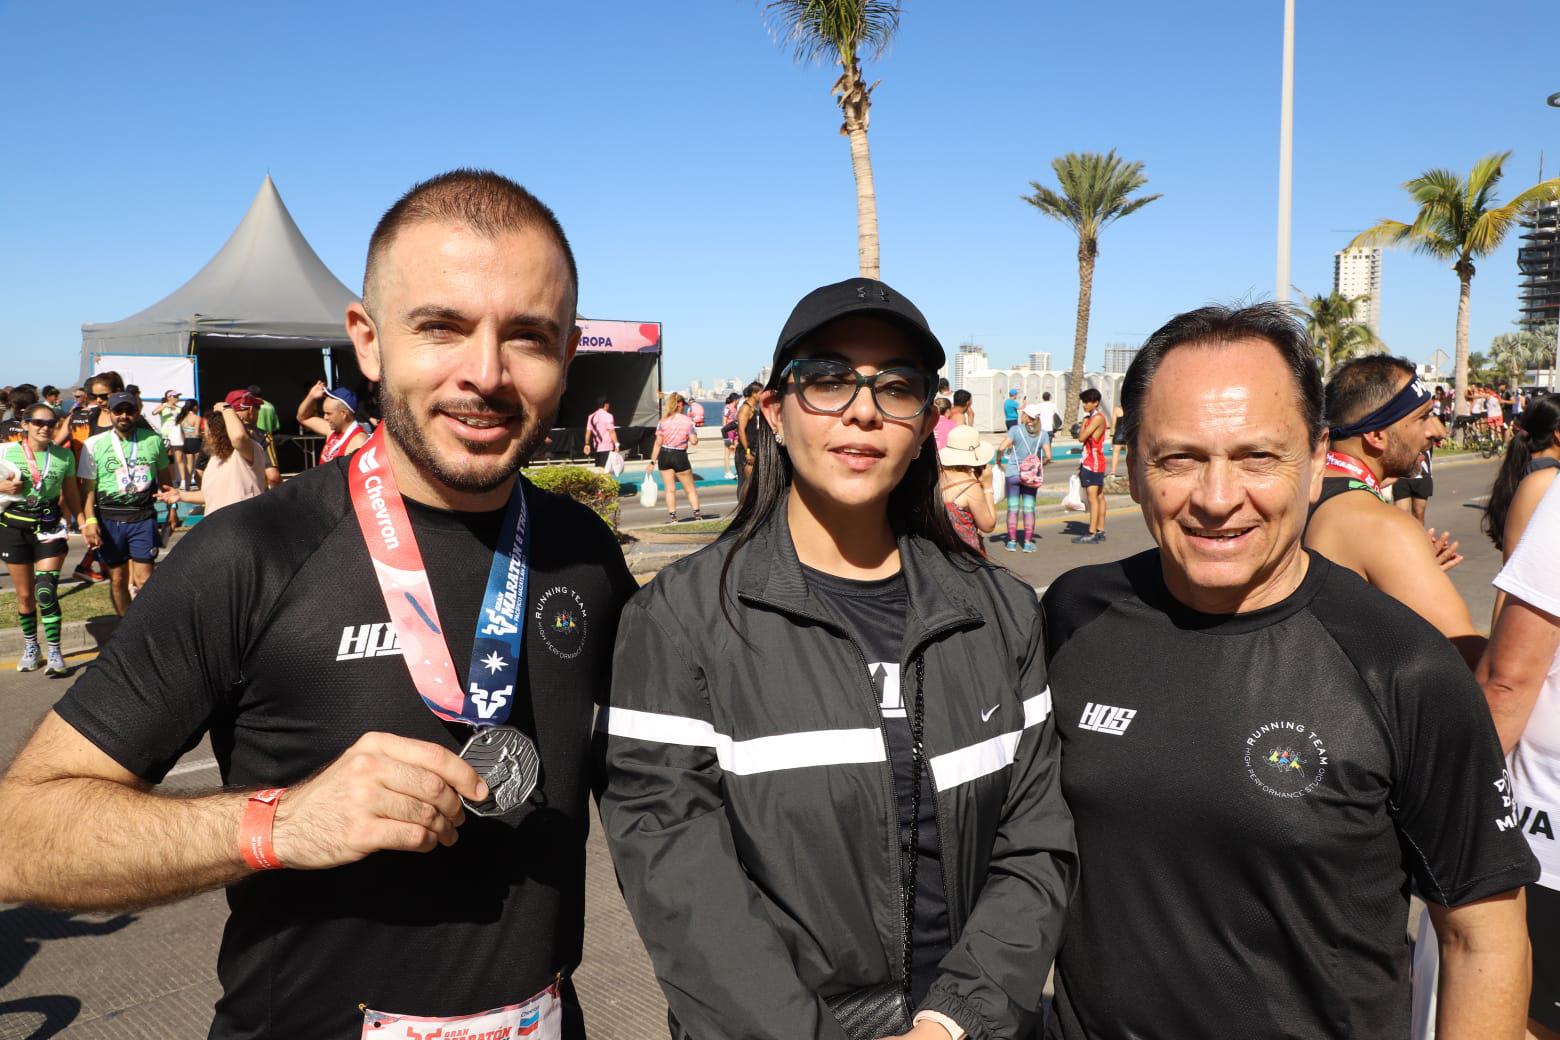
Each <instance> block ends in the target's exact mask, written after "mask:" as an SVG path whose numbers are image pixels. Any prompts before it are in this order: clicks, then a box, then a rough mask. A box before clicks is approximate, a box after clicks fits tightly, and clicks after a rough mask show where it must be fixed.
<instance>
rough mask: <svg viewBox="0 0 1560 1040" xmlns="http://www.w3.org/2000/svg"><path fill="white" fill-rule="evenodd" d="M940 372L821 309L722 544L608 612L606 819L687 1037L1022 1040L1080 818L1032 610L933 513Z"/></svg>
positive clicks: (800, 314)
mask: <svg viewBox="0 0 1560 1040" xmlns="http://www.w3.org/2000/svg"><path fill="white" fill-rule="evenodd" d="M943 361H944V354H943V350H942V347H941V345H940V344H939V343H938V342H937V339H936V337H935V336H933V335H932V333H931V331H930V330H929V329H928V328H927V325H926V320H925V319H924V318H923V317H922V316H921V313H920V311H918V310H917V309H916V308H915V306H914V305H913V304H911V303H910V302H909V301H908V300H906V299H904V297H902V296H900V295H899V294H898V293H896V292H894V291H893V290H892V289H890V288H889V287H888V286H886V285H883V284H882V283H881V282H877V281H873V280H870V279H863V278H855V279H850V280H849V281H845V282H840V283H837V284H835V285H830V286H825V287H823V288H821V289H818V290H816V291H814V292H813V293H811V294H809V295H808V296H807V297H806V298H805V299H803V300H802V301H801V303H799V304H798V305H797V307H796V309H795V311H793V313H792V315H791V318H790V320H789V321H788V322H787V323H786V327H785V330H784V331H783V332H782V333H781V335H780V341H779V344H778V346H777V347H776V350H775V358H774V367H773V376H772V377H771V379H770V382H769V386H768V387H767V388H766V389H765V390H764V392H763V394H762V396H761V398H760V408H761V413H762V418H763V421H762V422H761V423H760V427H759V433H758V464H757V466H756V467H755V471H756V472H755V475H754V479H753V481H751V482H750V484H749V485H748V487H747V488H746V490H745V492H744V495H743V498H742V502H741V505H740V507H739V509H738V511H737V514H736V517H735V518H734V519H733V521H732V525H731V530H730V531H729V532H728V533H727V536H726V537H725V538H723V539H722V540H721V541H720V542H718V543H717V544H716V545H714V546H711V547H710V548H708V549H706V550H704V551H703V552H700V553H697V554H695V555H694V556H692V557H690V558H689V559H687V560H684V561H682V562H681V563H679V564H677V565H676V566H673V567H670V568H668V569H666V570H665V571H663V572H662V573H661V574H660V576H659V577H657V578H656V580H655V581H654V582H652V583H651V584H650V586H648V587H647V588H646V589H644V590H643V591H641V593H640V594H639V595H638V596H637V597H635V599H634V600H633V601H631V602H630V604H629V605H628V608H627V609H626V610H625V612H624V614H623V618H622V621H621V627H620V629H619V636H618V644H617V655H616V662H615V667H614V676H615V677H614V680H613V686H612V700H611V704H610V706H609V707H608V708H607V709H606V710H604V711H603V712H602V716H601V721H600V724H599V728H600V729H601V730H602V731H603V733H604V740H603V748H604V754H605V770H604V777H605V790H604V791H603V792H602V796H601V814H602V820H603V823H604V825H605V830H606V834H607V838H608V841H609V843H610V844H611V848H612V854H613V858H614V861H615V863H616V865H617V869H618V876H619V878H620V880H621V882H622V886H623V891H624V895H625V897H626V898H627V901H628V906H629V909H630V911H631V912H632V913H633V916H634V919H635V922H636V924H637V925H638V927H639V931H640V934H641V936H642V937H643V938H644V940H645V944H646V946H647V948H648V949H649V951H650V956H651V960H652V961H653V963H654V965H655V969H656V974H657V976H658V977H659V979H660V982H661V986H662V989H663V990H664V992H665V993H666V997H667V1002H668V1004H669V1005H670V1010H671V1017H672V1029H673V1035H674V1036H686V1037H691V1038H693V1040H717V1038H739V1037H740V1038H748V1037H752V1038H770V1037H774V1038H779V1037H797V1038H801V1037H826V1038H830V1040H839V1038H840V1037H841V1036H842V1035H843V1036H852V1037H854V1036H870V1037H880V1036H889V1035H909V1036H913V1037H916V1038H917V1040H950V1038H952V1040H962V1038H963V1037H964V1036H966V1035H968V1036H970V1037H974V1038H978V1040H985V1038H987V1037H1020V1036H1025V1035H1028V1034H1030V1033H1032V1032H1033V1031H1034V1030H1035V1029H1036V1027H1037V1025H1038V1014H1039V1008H1040V1001H1041V990H1042V987H1043V986H1044V984H1045V979H1046V974H1047V971H1048V969H1049V967H1050V964H1051V960H1052V958H1053V957H1054V955H1055V953H1056V949H1057V945H1058V942H1059V940H1060V938H1061V934H1060V933H1061V928H1062V922H1063V919H1064V917H1065V913H1066V908H1067V902H1068V898H1069V895H1070V893H1071V890H1072V885H1073V881H1074V877H1075V875H1076V869H1077V856H1076V852H1075V847H1074V844H1073V834H1072V820H1071V817H1070V816H1069V814H1068V812H1067V808H1066V806H1065V805H1064V804H1063V802H1062V798H1061V794H1060V789H1059V786H1058V779H1057V744H1056V738H1055V732H1054V724H1053V723H1052V722H1051V720H1050V692H1049V690H1048V689H1047V687H1046V681H1045V655H1044V653H1043V647H1042V643H1041V624H1040V613H1039V608H1038V606H1037V604H1036V602H1035V597H1034V594H1033V592H1032V591H1031V590H1030V589H1029V588H1028V587H1027V586H1026V585H1024V584H1023V583H1022V582H1020V581H1018V580H1016V579H1015V578H1014V577H1013V576H1012V575H1010V574H1008V573H1007V572H1006V571H1004V570H1001V569H999V568H995V567H993V566H991V565H990V564H989V563H987V562H985V561H984V560H983V559H981V558H980V557H979V556H978V555H977V554H976V553H975V552H974V551H973V550H971V549H970V548H969V547H968V546H967V545H965V544H964V543H963V542H962V541H961V540H960V539H959V538H958V537H957V535H955V534H954V532H953V529H952V527H951V525H950V524H949V522H948V519H947V513H946V511H945V510H944V509H943V507H942V503H941V501H940V498H939V495H938V491H937V453H936V449H935V445H934V443H933V440H932V427H933V424H934V423H935V420H936V416H935V413H933V412H931V411H930V410H929V408H928V405H929V404H930V403H931V400H932V396H933V392H934V390H935V388H936V385H937V369H938V368H939V367H940V366H941V365H942V364H943ZM716 590H718V592H717V591H716ZM883 1009H886V1011H885V1013H884V1014H882V1015H877V1016H875V1015H874V1013H875V1012H877V1011H880V1010H883ZM912 1016H913V1018H914V1024H913V1025H912V1022H911V1018H912Z"/></svg>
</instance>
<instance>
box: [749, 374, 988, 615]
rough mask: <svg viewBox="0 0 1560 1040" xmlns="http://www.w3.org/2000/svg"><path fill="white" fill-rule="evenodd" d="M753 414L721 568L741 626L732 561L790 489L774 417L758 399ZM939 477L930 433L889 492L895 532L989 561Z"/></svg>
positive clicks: (781, 504)
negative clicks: (963, 526)
mask: <svg viewBox="0 0 1560 1040" xmlns="http://www.w3.org/2000/svg"><path fill="white" fill-rule="evenodd" d="M778 371H783V369H777V372H778ZM778 378H779V377H778V376H776V379H778ZM766 389H769V390H780V391H781V392H784V387H783V386H782V385H779V384H777V383H776V382H775V381H774V380H771V382H770V385H769V386H768V387H767V388H766ZM753 413H754V416H755V417H756V418H757V420H758V436H757V438H756V439H755V438H753V437H751V436H750V437H749V438H748V442H749V444H751V445H752V447H753V465H752V467H751V468H750V469H749V470H748V479H747V482H746V483H745V484H743V485H742V498H741V501H739V502H738V503H737V511H736V514H735V515H733V516H732V518H731V526H729V527H728V528H727V529H726V533H725V535H724V536H723V537H722V541H724V540H726V539H730V540H731V542H732V545H731V550H730V551H729V552H727V553H726V560H725V562H724V563H722V564H721V568H720V610H721V613H722V614H724V615H725V616H726V620H727V621H728V622H730V623H731V626H732V627H733V628H736V627H737V625H736V622H735V621H732V618H731V611H730V606H731V597H730V594H729V591H728V589H727V587H726V577H727V574H728V573H729V572H730V570H731V565H732V562H733V561H735V560H736V558H737V553H738V552H740V551H741V550H742V549H743V548H744V547H745V546H746V545H747V544H748V543H749V542H751V541H752V540H753V538H754V536H755V535H757V534H758V532H759V531H760V530H761V529H762V528H763V527H764V525H765V524H766V523H768V522H769V520H770V518H771V517H773V516H774V514H775V512H776V511H777V510H779V509H781V508H783V507H784V505H785V500H786V497H787V496H788V495H789V494H790V491H791V459H790V457H789V456H788V455H786V453H785V452H784V451H782V450H781V448H780V445H779V444H777V443H776V442H775V432H774V430H773V429H771V428H770V426H769V419H768V418H767V417H766V416H765V415H764V412H763V409H762V408H760V407H759V406H758V405H757V404H756V403H755V404H754V406H753ZM938 477H939V472H938V466H937V440H936V438H934V437H932V436H928V437H927V438H926V440H925V441H924V442H923V443H922V445H921V453H920V455H918V456H917V457H916V458H915V459H913V460H912V461H911V463H910V468H909V469H907V470H905V475H904V476H903V477H901V478H899V483H898V484H897V485H895V487H894V490H893V491H891V492H889V494H888V522H889V525H890V526H891V527H892V528H893V529H894V533H895V534H909V535H918V536H920V537H922V538H925V539H926V540H927V541H929V542H931V543H932V544H933V545H935V546H937V548H939V549H941V550H942V551H943V553H944V555H946V556H948V557H949V558H951V559H954V560H963V561H969V562H977V561H978V562H979V563H982V564H984V563H986V562H987V561H986V559H985V557H983V556H981V554H980V553H979V552H978V551H976V550H975V549H974V548H972V547H971V546H970V544H969V543H968V542H966V541H965V540H964V539H962V538H960V537H959V536H958V534H957V532H955V531H954V529H953V523H952V521H950V520H949V519H948V510H947V508H946V507H944V505H943V501H942V492H941V491H940V490H939V488H938Z"/></svg>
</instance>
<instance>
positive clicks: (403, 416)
mask: <svg viewBox="0 0 1560 1040" xmlns="http://www.w3.org/2000/svg"><path fill="white" fill-rule="evenodd" d="M378 399H379V408H380V412H381V414H382V415H383V416H384V423H385V429H386V431H388V433H389V434H390V436H392V437H394V438H395V441H396V444H397V445H399V446H400V448H401V450H402V451H404V452H405V453H406V455H407V457H408V458H409V459H411V460H412V462H413V464H415V465H416V466H417V468H418V469H420V470H422V471H423V472H424V473H426V474H428V475H429V476H430V477H432V478H433V479H434V480H435V481H437V482H438V483H440V484H443V485H444V486H445V487H447V488H450V489H451V490H454V491H462V492H466V493H471V494H480V493H482V492H485V491H492V490H493V489H494V488H496V487H498V486H499V485H501V484H503V483H504V481H506V480H508V479H510V478H511V477H513V476H514V475H515V473H516V472H517V471H518V470H519V469H520V467H521V466H522V465H524V464H525V463H526V462H529V461H530V459H531V456H532V454H534V453H535V451H536V449H537V448H538V447H539V446H540V445H541V443H542V441H543V440H544V439H546V436H547V429H546V425H545V424H544V423H542V422H541V421H539V420H538V418H537V417H536V416H534V415H531V414H529V413H527V412H526V410H525V409H524V408H522V407H521V406H520V405H519V403H518V402H517V403H516V404H514V405H513V406H504V407H494V405H493V404H492V403H491V402H489V401H487V400H486V399H484V398H480V397H477V398H471V399H468V400H465V401H444V402H440V403H441V404H443V405H445V406H448V407H451V408H455V409H456V410H463V411H471V412H479V411H487V412H492V413H495V414H499V415H504V416H509V415H513V416H515V417H517V418H518V419H519V420H520V435H519V436H518V437H516V438H515V440H514V441H513V442H512V443H511V444H510V445H509V447H508V448H507V449H506V450H505V451H504V452H503V454H501V455H500V454H498V453H496V452H484V451H482V450H481V449H480V448H478V449H476V450H474V451H472V452H471V455H472V456H474V457H476V458H478V459H480V460H481V461H483V462H488V463H490V465H483V466H479V467H470V466H455V465H451V464H450V462H449V461H448V460H447V459H444V458H441V457H440V456H439V453H438V451H437V449H435V448H434V446H433V445H432V444H431V443H430V442H429V439H428V436H427V429H426V426H427V423H428V422H430V421H432V416H430V417H428V419H423V418H422V417H419V416H418V415H416V414H415V413H414V412H413V411H412V407H411V405H410V404H408V403H407V401H406V398H404V397H403V396H401V395H400V394H398V393H396V392H395V391H393V390H391V389H390V386H389V384H388V383H381V384H380V386H379V394H378Z"/></svg>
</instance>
